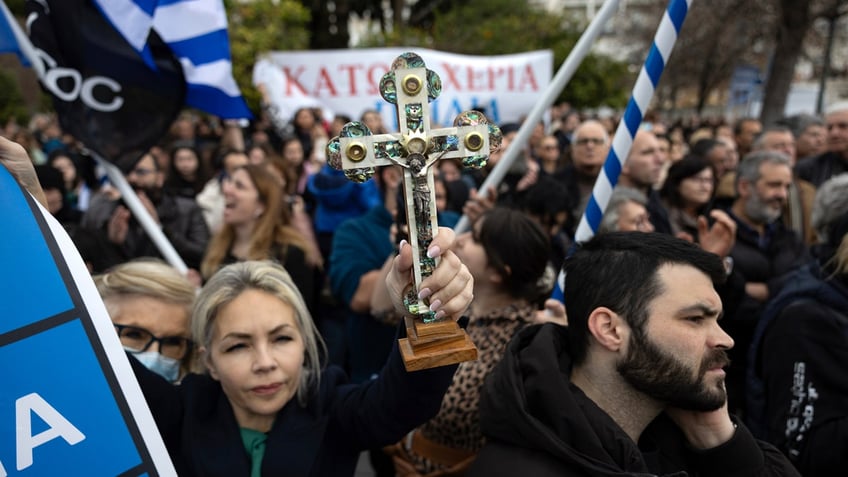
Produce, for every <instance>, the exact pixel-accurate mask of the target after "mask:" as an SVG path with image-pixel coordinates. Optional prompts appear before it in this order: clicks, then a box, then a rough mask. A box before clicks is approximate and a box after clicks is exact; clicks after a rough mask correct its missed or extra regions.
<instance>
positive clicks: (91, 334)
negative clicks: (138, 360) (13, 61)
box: [0, 167, 176, 477]
mask: <svg viewBox="0 0 848 477" xmlns="http://www.w3.org/2000/svg"><path fill="white" fill-rule="evenodd" d="M0 204H2V206H0V221H2V224H3V226H2V227H3V230H4V234H3V239H2V240H0V265H2V269H3V273H2V274H0V302H1V303H3V305H2V310H3V311H2V312H0V382H1V383H3V385H2V386H0V477H5V476H15V475H22V476H23V475H26V476H55V475H85V476H93V477H94V476H115V475H122V476H160V475H169V476H170V475H176V473H175V471H174V468H173V465H172V464H171V462H170V460H169V459H168V455H167V451H166V449H165V446H164V444H163V443H162V440H161V438H160V436H159V433H158V431H157V429H156V426H155V423H154V422H153V418H152V416H151V414H150V411H149V410H148V409H147V407H146V404H145V402H144V398H143V396H142V394H141V390H140V388H139V387H138V383H137V382H136V381H135V377H134V375H133V373H132V369H131V368H130V365H129V362H128V361H127V357H126V355H125V353H124V351H123V348H122V347H121V344H120V341H119V340H118V338H117V335H116V334H115V331H114V329H113V327H112V324H111V321H110V320H109V317H108V315H107V313H106V309H105V307H104V306H103V303H102V301H100V298H99V296H98V295H97V290H96V288H95V287H94V283H93V282H92V280H91V277H90V276H89V274H88V270H87V269H86V267H85V265H84V264H83V262H82V259H81V258H80V256H79V254H78V253H77V251H76V249H75V248H74V246H73V244H72V242H71V241H70V239H69V238H68V236H67V234H66V233H65V232H64V230H63V229H62V227H61V225H59V224H58V222H56V221H55V220H54V219H53V218H52V217H50V215H49V213H47V212H46V211H45V210H44V209H43V208H41V207H39V206H38V204H37V203H36V202H35V201H34V200H33V199H32V197H30V195H29V194H28V193H26V192H25V191H23V190H22V189H21V188H20V187H19V186H18V184H17V183H16V181H15V180H14V178H13V177H12V176H11V175H10V174H9V172H8V171H7V170H6V169H5V168H3V167H0Z"/></svg>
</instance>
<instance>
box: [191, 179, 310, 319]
mask: <svg viewBox="0 0 848 477" xmlns="http://www.w3.org/2000/svg"><path fill="white" fill-rule="evenodd" d="M221 190H222V192H223V195H224V216H223V221H224V225H223V226H222V227H221V230H219V231H218V233H217V234H215V236H214V237H212V240H211V242H210V243H209V247H207V249H206V255H205V257H204V258H203V263H202V264H201V266H200V272H201V274H202V275H203V278H205V279H209V278H210V277H211V276H212V275H213V274H214V273H215V272H216V271H217V270H218V269H219V268H221V267H222V266H223V265H227V264H229V263H234V262H240V261H244V260H276V261H278V262H279V263H281V264H282V265H283V267H285V269H286V271H288V272H289V274H290V275H291V277H292V279H293V280H294V282H295V284H296V285H297V288H298V290H299V291H300V293H301V294H302V295H303V297H304V300H305V301H306V304H307V306H308V307H309V308H310V309H312V307H313V304H314V303H315V296H314V291H315V289H316V287H315V273H316V270H317V267H318V266H319V265H320V257H317V254H315V255H312V254H308V253H307V251H308V250H310V244H309V242H308V241H307V239H306V238H305V237H304V236H303V234H302V233H300V232H299V231H298V230H297V228H295V227H294V226H293V225H292V223H291V212H290V210H289V208H288V207H287V205H288V204H286V203H285V201H284V200H283V196H282V194H283V191H282V189H281V188H280V184H279V182H278V180H277V179H276V178H275V177H274V176H272V175H271V174H270V173H269V172H268V170H267V168H266V167H265V166H256V165H252V164H250V165H245V166H241V167H238V168H236V169H235V170H234V171H233V172H232V173H231V174H230V176H229V177H228V178H226V179H224V182H223V183H222V184H221Z"/></svg>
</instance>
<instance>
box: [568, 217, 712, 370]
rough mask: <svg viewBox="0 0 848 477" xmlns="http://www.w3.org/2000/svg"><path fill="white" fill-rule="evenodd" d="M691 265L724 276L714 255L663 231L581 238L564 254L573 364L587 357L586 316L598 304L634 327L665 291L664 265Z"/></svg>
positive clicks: (612, 233)
mask: <svg viewBox="0 0 848 477" xmlns="http://www.w3.org/2000/svg"><path fill="white" fill-rule="evenodd" d="M667 264H682V265H690V266H692V267H695V268H697V269H698V270H700V271H702V272H704V274H706V275H707V276H709V277H710V279H711V280H712V281H713V283H714V284H719V283H722V282H723V281H724V280H725V279H726V274H725V271H724V266H723V265H722V261H721V259H720V258H719V257H718V255H715V254H712V253H709V252H705V251H704V250H702V249H701V248H699V247H698V246H697V245H695V244H692V243H690V242H687V241H686V240H683V239H679V238H676V237H673V236H671V235H667V234H660V233H644V232H609V233H604V234H599V235H596V236H595V237H593V238H592V239H591V240H589V241H587V242H585V243H583V244H582V245H581V246H580V248H579V249H578V250H577V251H576V252H575V253H574V254H573V255H572V256H570V257H569V258H567V259H566V261H565V265H564V270H565V273H566V278H565V289H564V294H565V306H566V311H567V315H568V327H569V328H570V329H571V332H570V333H569V340H570V345H571V351H572V357H573V359H574V364H575V365H577V364H580V363H582V362H583V360H585V359H586V352H587V349H588V346H589V331H588V319H589V315H590V314H591V313H592V310H594V309H595V308H598V307H600V306H604V307H607V308H609V309H610V310H612V311H614V312H615V313H618V314H619V315H621V316H622V317H623V318H624V319H625V320H626V322H627V324H628V325H629V326H630V327H631V328H633V329H634V330H635V331H636V332H638V331H639V330H642V329H643V327H644V325H645V322H646V321H647V319H648V306H649V304H650V303H651V301H653V300H654V298H656V297H657V296H658V295H660V294H661V293H662V292H663V289H662V284H661V283H660V281H659V278H658V276H657V271H658V270H659V268H660V267H661V266H662V265H667Z"/></svg>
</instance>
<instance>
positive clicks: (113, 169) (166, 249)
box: [89, 151, 188, 275]
mask: <svg viewBox="0 0 848 477" xmlns="http://www.w3.org/2000/svg"><path fill="white" fill-rule="evenodd" d="M89 152H90V154H91V155H92V156H93V157H94V158H95V159H97V162H98V163H99V164H100V166H101V167H103V169H104V170H105V171H106V175H107V176H108V177H109V182H111V183H112V185H114V186H115V188H116V189H118V192H120V193H121V197H122V198H123V199H124V203H125V204H127V207H129V209H130V211H131V212H132V213H133V215H134V216H135V218H136V219H137V220H138V223H139V224H140V225H141V227H142V228H143V229H144V231H145V232H147V236H148V237H150V240H152V241H153V243H154V244H155V245H156V248H158V249H159V252H160V253H161V254H162V257H164V258H165V261H167V262H168V263H169V264H170V265H171V266H172V267H174V268H176V269H177V270H178V271H179V272H180V273H182V274H183V275H185V274H186V272H188V267H187V266H186V264H185V262H184V261H183V259H182V258H181V257H180V255H179V254H178V253H177V250H176V249H175V248H174V246H173V245H171V242H170V241H169V240H168V237H166V236H165V233H164V232H162V228H161V227H160V226H159V224H157V223H156V221H155V220H153V217H152V216H151V215H150V212H148V211H147V208H145V207H144V205H143V204H142V203H141V201H140V200H139V198H138V195H137V194H136V193H135V190H133V188H132V187H130V184H129V183H128V182H127V179H126V178H125V177H124V174H123V173H122V172H121V170H120V169H118V167H117V166H115V165H114V164H112V163H111V162H109V161H107V160H105V159H103V158H102V157H100V155H99V154H97V153H96V152H94V151H89Z"/></svg>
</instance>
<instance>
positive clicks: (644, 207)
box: [0, 102, 848, 477]
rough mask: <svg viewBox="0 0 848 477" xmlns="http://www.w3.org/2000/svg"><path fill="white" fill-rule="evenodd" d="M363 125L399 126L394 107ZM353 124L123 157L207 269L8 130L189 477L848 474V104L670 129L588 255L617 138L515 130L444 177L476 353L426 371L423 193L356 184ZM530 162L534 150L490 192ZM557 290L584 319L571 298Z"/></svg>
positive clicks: (455, 278) (448, 304)
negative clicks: (417, 363) (412, 310)
mask: <svg viewBox="0 0 848 477" xmlns="http://www.w3.org/2000/svg"><path fill="white" fill-rule="evenodd" d="M359 120H361V121H362V122H364V123H366V124H367V125H368V127H369V128H370V129H371V130H372V131H373V132H375V133H383V132H387V131H386V128H385V127H384V126H383V125H382V122H381V117H380V115H379V113H377V112H376V111H365V112H364V113H363V114H362V116H361V118H360V119H359ZM349 121H350V118H348V117H346V116H342V115H339V116H338V117H336V118H323V117H321V115H320V112H318V111H315V110H312V109H301V110H298V111H297V112H296V113H295V114H294V115H293V117H292V118H280V117H279V114H278V112H277V111H276V110H274V108H273V107H270V106H268V107H265V108H264V109H263V113H262V115H261V116H260V117H259V119H257V120H256V121H255V122H254V123H253V124H251V125H250V126H249V127H247V128H244V127H242V126H240V125H239V124H238V123H236V122H229V121H225V122H220V121H217V120H215V119H214V118H204V117H202V116H200V115H197V114H195V113H191V112H186V113H184V114H182V115H180V117H179V118H177V120H176V121H175V122H174V124H173V126H172V128H171V131H170V132H169V134H168V136H167V137H165V138H163V139H162V141H161V142H160V143H159V144H157V145H156V146H154V147H152V148H151V149H150V150H149V151H148V152H147V153H146V154H144V155H142V156H141V157H139V158H137V159H136V160H134V161H129V162H125V163H121V164H118V166H119V167H120V169H121V170H122V172H123V173H124V175H125V177H126V179H127V181H128V182H129V184H130V185H131V187H132V188H133V189H134V191H135V192H136V194H137V196H138V199H139V200H140V202H141V203H142V205H143V206H144V208H145V209H146V211H147V212H148V213H149V215H150V216H151V217H152V219H153V221H154V223H156V224H158V225H159V226H160V227H161V230H162V231H163V233H164V235H165V236H166V237H167V238H168V240H169V241H170V242H171V243H172V245H173V246H174V248H175V249H176V251H177V252H178V254H179V255H180V257H181V258H182V259H183V260H184V261H185V264H186V265H187V267H188V268H189V272H188V273H187V274H186V275H181V274H180V273H178V272H176V270H175V269H174V268H173V267H171V266H169V265H167V264H165V263H164V262H163V261H161V260H158V259H161V255H160V252H159V250H158V249H157V247H156V245H155V243H154V242H153V241H152V240H151V239H150V238H149V237H148V234H147V233H146V232H145V230H144V228H143V227H142V225H141V222H140V221H139V220H137V219H136V218H135V217H134V216H133V214H131V213H130V211H129V209H128V207H127V206H126V204H125V203H124V200H123V198H122V197H121V194H120V193H119V192H118V191H117V190H116V189H115V188H114V187H113V186H111V185H110V184H109V183H108V181H106V180H104V179H103V178H102V176H101V174H99V172H98V166H97V164H96V162H95V161H94V160H93V159H92V158H91V157H90V156H89V155H87V153H86V151H85V148H84V147H83V146H82V145H81V144H79V143H78V142H76V141H75V140H74V139H73V138H72V137H69V136H68V135H63V134H62V132H61V129H60V128H59V127H58V125H57V121H56V119H55V117H52V116H51V115H48V114H43V115H42V114H39V115H37V116H36V117H34V118H33V120H32V121H31V123H30V124H29V125H20V126H19V125H17V124H15V123H13V122H9V123H7V125H6V126H5V128H4V130H3V131H2V133H3V134H2V135H0V136H3V137H6V138H9V139H11V140H12V141H14V142H16V143H17V144H19V146H15V144H14V142H12V141H8V140H5V139H2V138H0V141H2V142H0V146H2V147H0V160H2V163H3V164H4V165H6V166H7V167H8V168H10V169H11V170H12V172H13V174H15V175H16V177H17V178H18V179H19V180H20V181H21V182H22V183H23V184H24V185H25V186H26V187H27V188H28V189H30V190H31V191H32V192H33V193H34V194H36V195H37V197H38V198H43V200H42V202H43V203H44V205H45V207H46V208H47V209H48V211H49V212H50V213H51V214H53V215H54V216H55V217H56V219H58V220H59V221H60V222H61V223H62V224H63V225H64V226H65V228H66V230H67V231H68V232H69V234H70V236H71V238H72V239H73V241H74V243H75V244H76V246H77V248H78V250H79V251H80V254H81V255H82V257H83V259H84V261H85V263H86V265H87V266H88V267H89V270H90V272H91V273H92V275H93V276H94V278H95V283H96V284H97V288H98V291H99V292H100V293H101V295H102V297H103V300H104V302H105V303H106V306H107V309H108V311H109V313H110V316H111V318H112V320H113V322H114V324H115V329H116V332H117V334H118V336H119V337H120V339H121V341H122V343H123V344H124V347H125V348H126V349H127V351H128V354H129V355H130V356H133V357H134V358H135V359H134V360H132V361H133V363H134V370H135V371H136V374H137V377H138V379H139V381H140V383H141V384H142V389H143V390H144V392H145V397H146V398H147V400H148V404H149V406H150V407H151V410H152V411H153V414H154V417H155V418H156V420H157V424H158V425H159V427H160V431H161V433H162V435H163V439H164V440H165V443H166V445H167V447H168V450H169V452H170V454H171V458H172V459H173V460H174V462H175V465H176V466H177V468H178V470H179V471H180V475H251V476H252V475H279V474H280V473H286V474H287V475H288V474H293V475H352V471H353V466H354V464H355V461H356V457H357V455H358V454H359V452H361V451H363V450H369V451H370V456H371V463H372V465H373V467H374V469H375V472H376V474H377V475H379V476H390V475H401V476H410V477H411V476H432V477H436V476H460V475H515V474H517V473H519V472H523V473H527V474H528V475H622V473H627V474H628V475H633V474H639V473H654V474H670V473H674V472H679V471H688V472H690V473H691V472H695V473H697V474H698V475H740V476H742V475H745V476H748V475H797V474H798V473H800V474H801V475H810V476H812V475H821V473H822V472H825V471H826V470H829V469H838V468H842V467H843V464H846V463H848V457H846V454H845V453H844V452H842V450H844V448H845V447H846V446H848V435H846V434H845V431H844V430H843V428H844V425H843V423H844V422H845V421H846V419H848V405H844V404H846V403H848V390H846V388H845V385H844V382H843V381H844V380H843V379H842V377H843V376H842V372H841V371H839V369H841V366H840V365H839V363H840V358H844V357H846V354H848V321H846V316H845V313H846V310H848V102H837V103H835V104H832V105H831V106H830V107H829V108H828V109H827V111H826V113H825V114H824V116H823V117H821V118H819V117H815V116H811V115H797V116H791V117H786V118H783V119H781V120H779V121H778V122H776V123H774V124H761V123H760V121H759V120H757V119H754V118H741V119H738V120H736V121H732V122H728V121H723V120H722V121H708V120H702V121H695V120H690V121H682V120H679V121H674V122H666V121H664V120H663V119H662V118H661V117H660V116H659V115H655V114H648V115H647V116H646V118H645V121H644V122H643V124H642V127H641V128H640V129H639V131H638V132H637V134H636V135H635V137H634V139H633V142H632V146H631V149H630V151H629V154H628V157H627V159H626V161H625V163H624V165H623V167H622V169H621V173H620V176H619V178H618V181H617V182H618V183H617V185H616V187H615V189H614V191H613V193H612V196H611V199H610V201H609V205H608V207H607V209H606V211H605V213H604V217H603V220H602V223H601V226H600V229H599V231H598V234H597V236H596V237H595V238H593V239H592V240H590V241H588V242H586V243H582V244H576V243H574V233H575V229H576V227H577V224H578V222H579V220H580V218H581V216H582V214H583V211H584V209H585V208H586V206H587V204H588V202H589V198H590V195H591V193H592V188H593V186H594V184H595V180H596V179H597V177H598V175H599V173H600V171H601V168H602V167H603V165H604V161H605V160H606V158H607V155H608V153H609V149H610V138H611V137H612V135H613V133H614V127H615V125H616V123H615V121H613V120H611V119H609V118H596V117H584V116H583V115H581V114H580V113H579V112H578V111H575V110H573V109H570V108H568V107H567V105H557V106H555V107H554V108H552V109H551V111H550V116H549V121H547V122H540V123H539V124H537V125H535V129H534V130H533V134H532V135H531V137H530V139H529V141H528V143H527V144H513V141H514V138H515V135H516V133H517V131H518V128H519V126H520V125H519V124H513V123H510V124H502V125H501V130H502V132H503V134H504V140H503V144H502V147H501V149H499V150H498V151H495V152H494V153H492V154H491V156H490V157H489V160H488V162H487V164H486V165H485V166H484V167H483V168H482V169H478V170H473V169H465V168H463V166H462V164H461V163H460V162H458V161H452V160H443V161H439V162H438V164H437V166H436V171H435V172H436V177H435V186H436V187H435V190H434V191H433V194H434V200H435V202H436V204H437V209H438V212H439V217H438V220H439V224H440V225H441V226H442V229H441V231H442V232H443V233H440V234H439V235H438V236H437V242H435V243H436V246H435V250H434V253H435V254H441V256H442V260H441V262H440V263H441V264H440V265H439V267H440V268H439V269H440V270H442V271H440V272H439V273H435V274H434V275H433V276H432V277H431V279H428V280H432V281H428V282H425V283H426V285H427V287H426V291H427V293H426V294H425V298H427V300H428V302H429V303H430V304H431V308H432V309H433V311H438V310H440V309H441V314H440V315H439V316H442V315H445V316H448V317H450V318H452V319H457V320H459V322H460V323H461V325H462V326H463V327H464V328H465V329H466V330H467V333H468V334H469V336H470V337H471V339H472V341H473V342H474V343H475V344H476V346H477V348H478V352H479V358H478V360H477V361H473V362H466V363H461V364H460V365H459V366H458V367H456V366H446V367H442V368H438V369H435V370H430V371H427V372H414V373H407V372H405V371H404V370H403V365H402V363H401V360H400V355H399V354H398V351H397V345H396V341H397V338H398V337H399V335H402V334H403V332H404V326H403V316H404V313H405V308H404V307H403V306H402V304H401V302H402V296H401V295H402V290H403V285H404V284H405V283H407V282H408V281H409V276H408V275H409V274H408V270H409V267H410V265H411V253H410V251H409V247H408V246H407V245H406V242H405V240H403V238H404V236H405V233H407V232H406V230H405V223H404V213H403V210H404V206H403V201H404V192H403V188H402V180H401V178H402V172H401V171H400V170H398V169H397V168H396V167H384V168H381V169H380V170H378V171H377V174H376V175H375V177H374V178H373V179H371V180H369V181H367V182H365V183H361V184H360V183H355V182H352V181H349V180H347V178H346V177H345V176H344V174H343V173H342V172H340V171H337V170H335V169H333V168H331V167H330V166H329V165H328V164H327V159H326V152H325V147H326V144H327V142H328V138H331V137H334V136H336V135H338V132H339V130H340V129H341V127H342V126H343V125H344V124H346V123H347V122H349ZM507 147H518V148H519V154H518V157H517V158H516V160H515V162H514V163H513V164H512V165H511V167H510V168H509V170H508V172H507V174H506V176H505V178H504V180H503V181H502V182H501V183H500V184H498V185H497V187H494V188H492V189H491V190H489V191H486V194H480V193H479V192H480V191H479V188H480V187H481V186H482V184H483V182H484V180H485V178H486V175H487V174H488V173H489V171H491V169H492V167H494V166H495V165H496V164H497V163H498V161H499V160H500V159H501V157H502V156H503V154H504V151H505V150H506V148H507ZM22 158H23V159H22ZM24 159H25V161H24ZM33 166H34V167H33ZM463 214H464V215H466V216H467V217H468V218H469V219H470V223H471V227H470V228H471V230H470V231H469V232H465V233H462V234H459V235H454V234H453V232H452V231H451V229H450V228H451V227H453V226H454V225H455V224H456V222H457V219H458V218H459V216H460V215H463ZM398 256H400V258H397V257H398ZM560 270H564V271H565V272H566V273H565V277H566V278H565V283H564V285H565V286H564V290H563V291H564V295H565V300H564V302H565V304H564V305H563V304H562V303H560V302H558V301H555V300H550V299H548V297H549V296H550V294H551V291H552V289H553V288H554V285H555V280H556V277H557V274H558V273H559V272H560ZM198 289H199V290H200V292H199V294H198V295H196V296H195V290H198ZM472 295H473V299H472V298H471V297H472ZM731 363H732V364H731ZM233 442H235V444H233ZM232 445H242V448H243V449H244V452H243V453H237V455H238V456H239V457H238V458H237V457H235V455H236V454H233V453H232V452H227V451H226V450H225V449H227V448H229V447H230V446H232ZM281 469H286V470H285V472H283V471H282V470H281Z"/></svg>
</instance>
